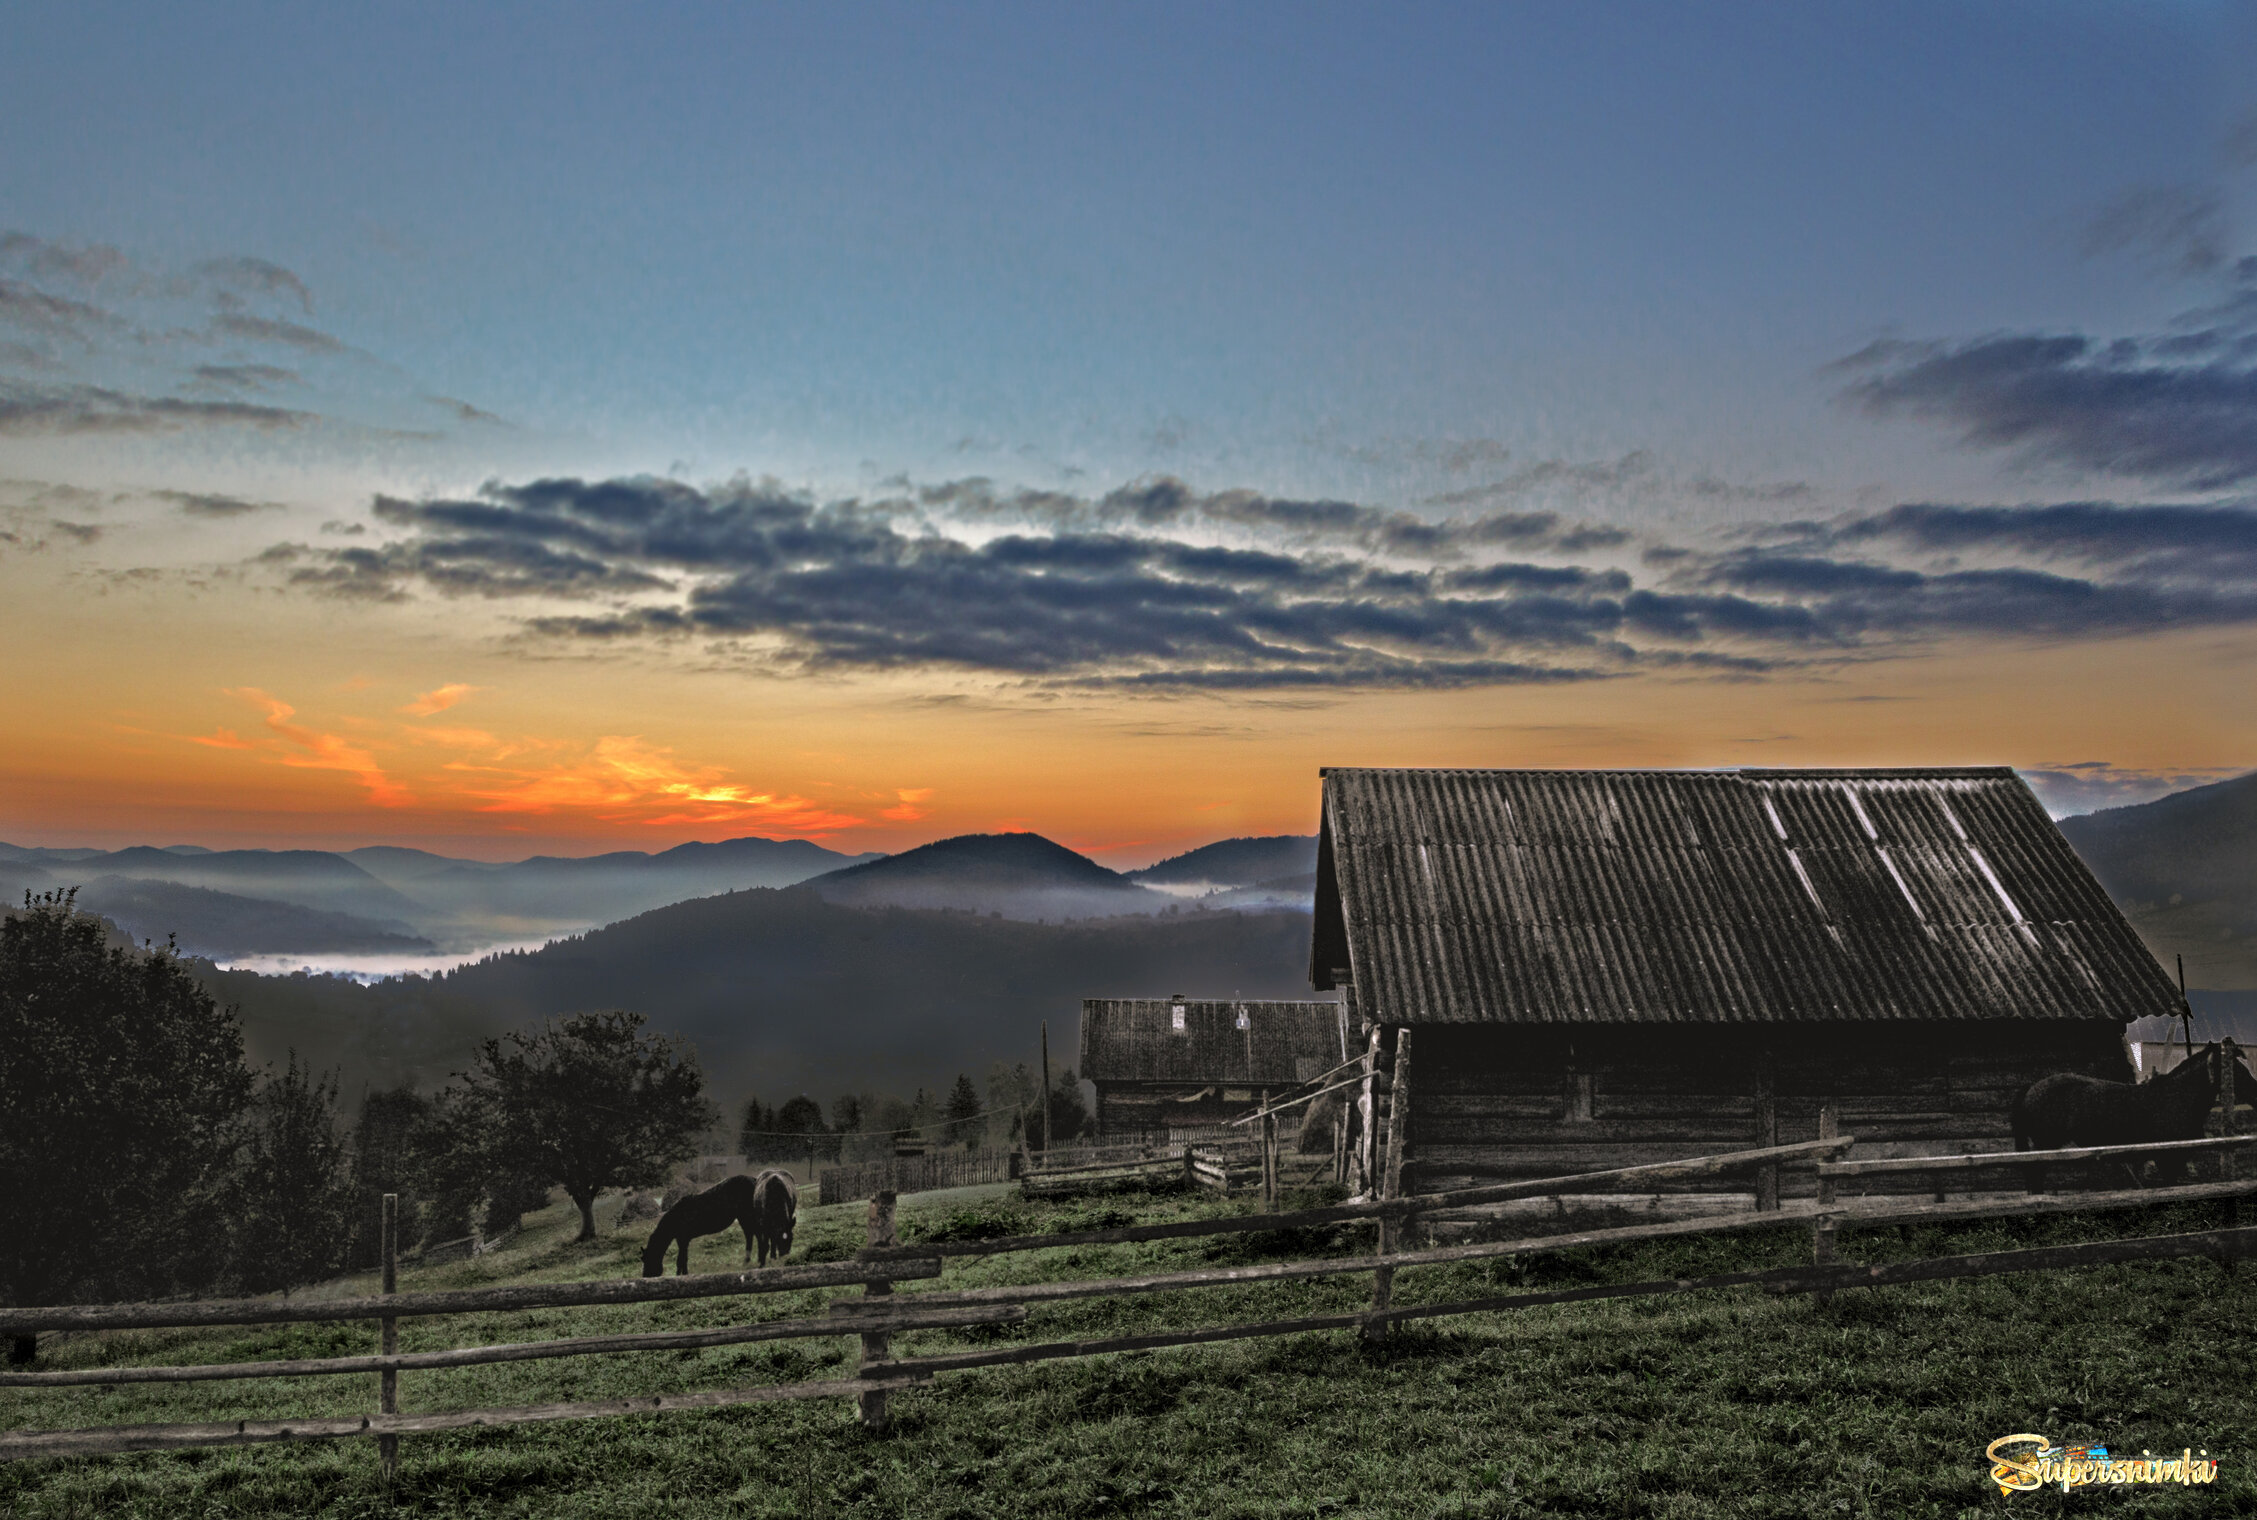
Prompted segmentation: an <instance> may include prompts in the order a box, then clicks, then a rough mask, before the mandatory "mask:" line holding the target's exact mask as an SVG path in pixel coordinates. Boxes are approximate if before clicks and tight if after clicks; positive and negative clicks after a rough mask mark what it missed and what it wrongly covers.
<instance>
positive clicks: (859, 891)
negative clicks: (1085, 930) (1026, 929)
mask: <svg viewBox="0 0 2257 1520" xmlns="http://www.w3.org/2000/svg"><path fill="white" fill-rule="evenodd" d="M807 886H808V889H809V890H810V891H813V892H815V893H817V894H819V895H820V896H821V897H822V898H823V899H824V901H826V902H833V903H839V904H842V905H848V906H857V907H877V906H886V907H898V908H953V909H958V910H962V911H967V912H973V913H999V914H1001V915H1002V916H1003V917H1005V918H1017V919H1041V920H1047V919H1067V918H1111V917H1115V916H1117V915H1120V914H1124V913H1158V912H1163V911H1165V910H1166V909H1167V908H1169V907H1171V906H1173V903H1172V902H1171V901H1170V899H1169V898H1167V897H1166V896H1165V895H1163V894H1161V893H1158V892H1153V891H1149V890H1147V889H1146V888H1144V887H1140V886H1138V885H1137V884H1136V883H1135V882H1133V881H1130V880H1129V879H1128V878H1127V877H1125V876H1123V875H1122V874H1121V873H1120V872H1118V871H1112V870H1108V869H1106V868H1105V867H1104V866H1101V865H1099V864H1098V863H1097V862H1096V861H1094V860H1091V859H1090V858H1089V857H1088V856H1086V855H1080V854H1077V853H1075V852H1074V851H1072V850H1069V849H1067V848H1066V847H1065V846H1064V845H1062V844H1059V843H1057V842H1056V841H1054V840H1049V839H1045V838H1043V837H1042V836H1041V835H1040V834H1027V833H1019V834H960V835H958V836H956V837H955V838H953V839H939V840H935V841H934V842H933V843H931V844H928V845H920V846H919V847H918V848H916V849H914V850H904V851H903V852H902V853H901V854H899V855H889V856H887V857H886V858H884V859H883V860H877V861H872V862H870V863H869V864H867V865H858V866H849V867H847V868H845V869H844V870H839V871H833V872H831V873H830V874H829V875H826V876H818V877H816V878H814V879H813V880H811V881H809V882H808V883H807Z"/></svg>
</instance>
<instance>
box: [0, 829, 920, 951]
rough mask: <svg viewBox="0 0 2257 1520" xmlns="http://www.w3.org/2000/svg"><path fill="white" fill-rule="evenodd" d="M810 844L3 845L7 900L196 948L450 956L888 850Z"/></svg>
mask: <svg viewBox="0 0 2257 1520" xmlns="http://www.w3.org/2000/svg"><path fill="white" fill-rule="evenodd" d="M879 858H880V857H878V856H876V855H843V854H840V853H839V852H838V851H836V850H826V849H824V848H823V847H822V846H820V845H815V844H810V843H808V842H807V841H805V840H803V839H757V838H748V839H730V840H724V841H722V842H720V843H718V844H685V845H680V846H677V847H676V848H674V849H671V850H665V851H662V852H660V853H658V854H655V855H652V854H645V853H643V852H642V851H639V850H622V851H618V852H615V853H612V854H607V855H594V856H587V857H583V858H570V857H559V856H550V855H537V856H534V857H532V858H531V859H528V860H520V861H512V862H510V863H508V864H501V865H496V864H489V863H487V862H484V861H476V860H457V859H453V858H451V857H449V856H445V855H434V854H431V853H429V852H427V851H424V850H410V849H403V848H400V847H398V846H392V845H376V846H370V847H368V848H364V849H357V850H346V851H341V852H331V851H326V850H206V849H200V848H197V847H195V846H190V845H174V846H171V847H169V848H165V849H156V848H151V847H148V846H137V847H135V848H132V849H125V850H116V851H101V850H77V849H71V850H54V849H33V848H26V847H24V846H20V845H6V844H0V901H9V902H14V901H19V900H21V898H22V896H23V894H24V893H25V892H26V891H34V892H39V891H49V890H52V889H54V888H58V887H77V888H78V889H79V894H78V901H79V905H80V906H82V907H84V908H86V909H88V910H89V911H91V912H96V913H100V914H102V915H103V916H105V917H107V918H109V919H110V920H111V921H113V922H114V923H116V924H117V925H118V927H119V928H120V929H122V930H124V931H125V932H126V933H128V934H131V935H132V936H134V937H135V938H137V939H151V940H158V941H162V940H164V939H165V938H167V937H168V936H172V937H174V938H176V939H177V942H178V943H179V945H180V948H181V949H182V950H183V951H185V952H187V953H190V954H194V955H201V956H207V957H210V958H212V959H215V960H221V961H228V960H236V959H244V958H250V957H278V956H308V957H311V956H321V957H330V958H336V957H352V956H356V955H376V956H402V955H409V956H412V955H418V954H421V955H426V956H435V955H441V954H445V953H449V952H454V953H461V952H465V951H476V950H478V949H481V948H483V947H485V946H489V945H494V944H499V943H506V942H509V941H519V940H540V939H545V938H548V937H551V936H554V935H558V934H570V933H576V932H578V931H580V930H583V929H587V928H590V927H593V926H595V925H598V924H605V923H612V922H615V921H617V920H619V919H623V918H631V917H633V916H634V915H635V914H637V913H643V912H647V911H649V910H650V909H652V908H658V907H664V906H665V905H666V904H668V903H672V902H680V901H682V900H684V899H686V898H692V897H706V896H710V895H712V894H713V893H716V892H729V891H736V890H739V889H742V888H746V887H783V886H790V885H792V884H793V883H795V882H800V881H804V880H806V879H807V878H809V877H811V876H819V875H822V874H823V873H825V872H828V871H834V870H837V869H839V868H840V867H842V866H854V865H860V864H862V863H864V862H867V861H872V860H876V859H879Z"/></svg>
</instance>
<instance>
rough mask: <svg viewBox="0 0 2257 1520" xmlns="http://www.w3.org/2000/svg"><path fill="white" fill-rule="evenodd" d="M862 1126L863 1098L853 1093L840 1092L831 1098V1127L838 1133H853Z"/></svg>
mask: <svg viewBox="0 0 2257 1520" xmlns="http://www.w3.org/2000/svg"><path fill="white" fill-rule="evenodd" d="M861 1127H862V1100H861V1099H860V1098H858V1097H856V1096H855V1095H854V1094H852V1093H840V1094H839V1095H838V1096H837V1097H835V1098H833V1099H832V1100H831V1129H832V1131H833V1132H834V1133H836V1134H841V1135H851V1134H853V1133H854V1132H855V1131H856V1130H858V1129H860V1128H861Z"/></svg>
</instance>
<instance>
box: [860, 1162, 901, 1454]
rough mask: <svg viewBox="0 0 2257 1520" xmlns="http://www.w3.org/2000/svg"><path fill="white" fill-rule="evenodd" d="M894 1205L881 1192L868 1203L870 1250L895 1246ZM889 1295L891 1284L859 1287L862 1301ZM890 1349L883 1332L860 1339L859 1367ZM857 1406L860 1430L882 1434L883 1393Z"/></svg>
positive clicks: (863, 1398) (862, 1398) (886, 1193)
mask: <svg viewBox="0 0 2257 1520" xmlns="http://www.w3.org/2000/svg"><path fill="white" fill-rule="evenodd" d="M893 1205H894V1194H893V1193H892V1191H891V1190H887V1191H884V1192H880V1193H878V1194H876V1195H874V1196H873V1197H872V1198H871V1199H870V1234H869V1244H870V1245H871V1246H872V1247H873V1248H876V1247H880V1246H890V1245H892V1244H893V1243H894V1233H893ZM892 1292H893V1284H892V1283H890V1282H882V1281H881V1282H869V1283H864V1284H863V1285H862V1294H863V1296H864V1297H865V1298H883V1297H885V1296H886V1295H888V1294H890V1293H892ZM892 1345H893V1341H892V1337H891V1336H888V1335H887V1334H885V1333H884V1332H883V1331H880V1332H879V1333H878V1334H876V1335H865V1336H863V1337H862V1363H861V1365H863V1366H868V1365H869V1364H870V1363H872V1362H879V1361H884V1360H885V1359H886V1356H887V1354H888V1353H889V1352H890V1351H891V1349H892ZM859 1402H860V1404H861V1408H862V1428H863V1429H864V1430H871V1431H883V1430H884V1429H885V1428H886V1396H885V1394H884V1393H883V1392H877V1393H865V1394H862V1395H860V1396H859Z"/></svg>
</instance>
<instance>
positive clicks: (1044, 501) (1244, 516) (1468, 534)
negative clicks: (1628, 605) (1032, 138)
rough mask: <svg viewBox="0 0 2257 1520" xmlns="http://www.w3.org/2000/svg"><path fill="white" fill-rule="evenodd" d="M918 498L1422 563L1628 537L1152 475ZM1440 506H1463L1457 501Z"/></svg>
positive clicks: (986, 514)
mask: <svg viewBox="0 0 2257 1520" xmlns="http://www.w3.org/2000/svg"><path fill="white" fill-rule="evenodd" d="M1459 494H1462V495H1464V496H1465V498H1466V499H1467V500H1469V501H1470V500H1472V499H1473V498H1475V497H1479V498H1481V499H1484V500H1486V499H1488V498H1489V496H1490V494H1491V493H1489V492H1488V491H1487V490H1486V489H1484V490H1483V491H1480V492H1471V493H1459ZM917 500H918V501H919V502H920V503H921V504H923V505H925V506H928V507H940V508H946V509H947V510H948V511H950V512H951V513H953V514H955V515H957V516H960V517H964V518H970V519H975V520H985V521H997V522H1015V523H1023V524H1027V525H1030V526H1039V527H1042V528H1045V529H1048V530H1051V531H1054V532H1055V531H1072V530H1088V529H1117V528H1124V527H1126V528H1138V529H1166V530H1177V531H1184V532H1196V531H1201V530H1207V531H1220V532H1232V531H1235V532H1243V533H1247V534H1258V535H1261V536H1264V537H1269V538H1278V537H1282V538H1286V539H1289V540H1293V541H1296V542H1300V543H1307V544H1327V543H1328V544H1332V545H1335V546H1337V547H1339V548H1341V549H1344V550H1346V549H1352V550H1358V551H1361V552H1364V553H1367V554H1375V555H1388V556H1397V557H1403V558H1411V559H1421V560H1436V559H1454V558H1459V557H1462V556H1464V555H1466V554H1468V553H1472V552H1476V551H1480V550H1485V549H1493V548H1499V547H1509V548H1512V549H1515V550H1518V551H1520V552H1524V553H1540V552H1558V553H1566V554H1582V553H1588V552H1590V551H1591V550H1593V549H1601V548H1614V547H1617V546H1619V545H1623V544H1627V543H1629V542H1630V540H1631V535H1630V534H1628V533H1627V532H1624V531H1623V530H1622V529H1620V528H1613V527H1606V526H1602V525H1598V524H1592V523H1578V522H1573V521H1570V520H1568V519H1566V518H1563V517H1561V516H1560V514H1558V513H1557V512H1516V511H1490V512H1484V513H1476V514H1474V515H1471V516H1466V515H1460V516H1456V517H1451V518H1447V519H1444V520H1441V521H1435V520H1433V519H1430V518H1424V517H1420V516H1418V515H1416V514H1414V513H1410V512H1405V511H1401V510H1397V509H1393V508H1386V507H1370V506H1365V505H1363V504H1361V503H1358V502H1349V501H1332V500H1315V501H1305V500H1299V499H1295V498H1291V497H1279V496H1269V495H1265V494H1264V493H1262V492H1259V491H1245V490H1235V491H1217V492H1213V493H1202V492H1199V491H1195V490H1193V489H1192V488H1191V487H1190V486H1189V485H1187V484H1185V483H1184V482H1183V481H1181V480H1179V479H1177V478H1176V477H1174V476H1172V475H1155V476H1147V477H1146V478H1144V479H1142V480H1138V481H1133V482H1131V483H1130V484H1128V485H1125V486H1122V487H1120V488H1119V489H1117V490H1114V491H1110V492H1108V493H1106V494H1105V495H1104V496H1101V497H1097V498H1095V499H1090V498H1086V497H1081V496H1076V495H1072V494H1070V493H1066V492H1059V491H1014V492H1009V493H998V492H997V491H996V489H995V487H994V483H993V482H991V481H988V480H985V479H981V478H973V479H969V480H960V481H951V482H947V483H944V484H941V485H935V486H926V487H924V488H922V489H921V490H919V491H918V492H917ZM1437 501H1438V502H1439V503H1440V504H1442V505H1454V504H1458V503H1457V500H1456V496H1455V495H1454V496H1453V497H1446V498H1437Z"/></svg>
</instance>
